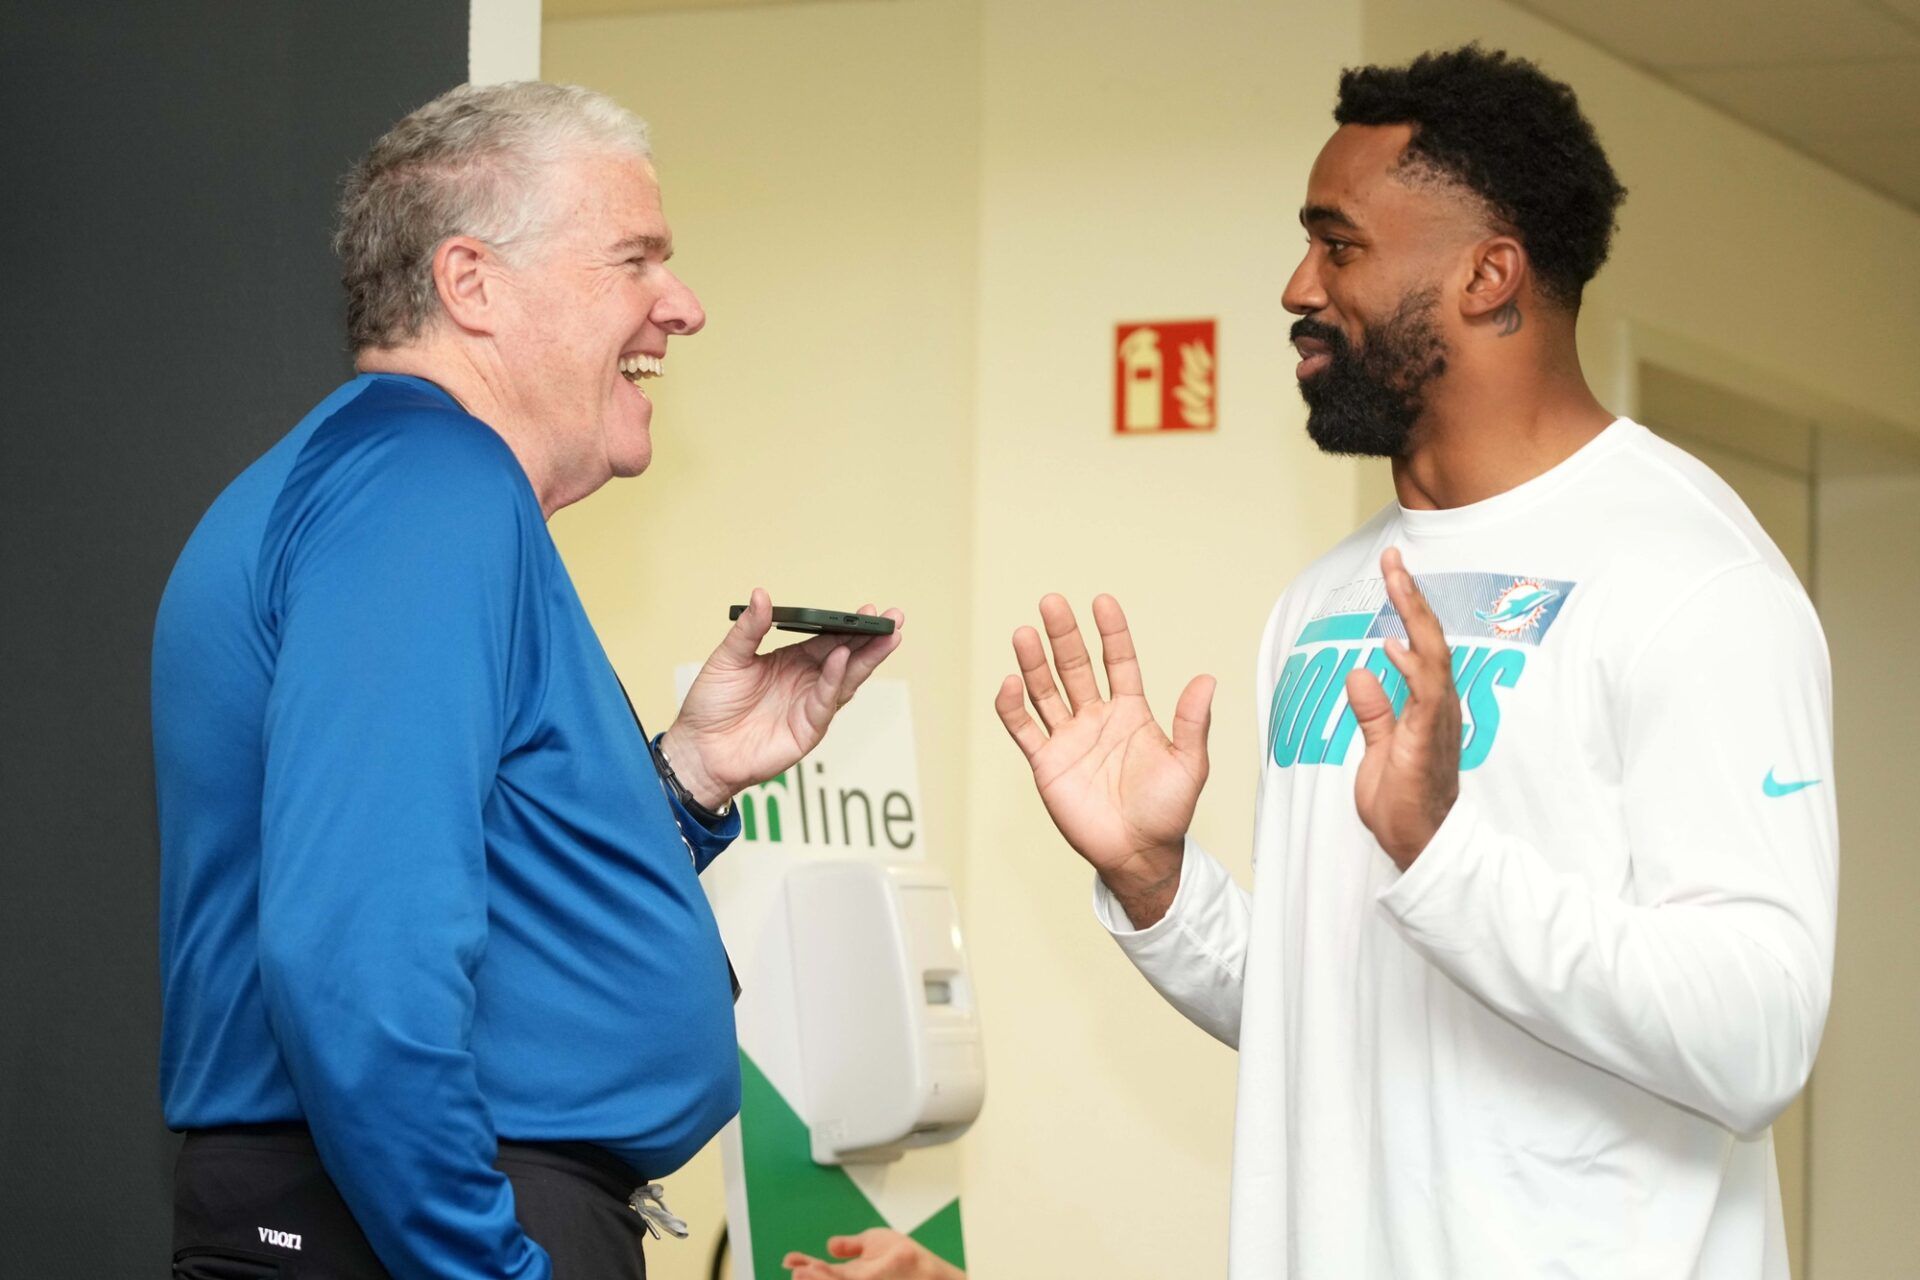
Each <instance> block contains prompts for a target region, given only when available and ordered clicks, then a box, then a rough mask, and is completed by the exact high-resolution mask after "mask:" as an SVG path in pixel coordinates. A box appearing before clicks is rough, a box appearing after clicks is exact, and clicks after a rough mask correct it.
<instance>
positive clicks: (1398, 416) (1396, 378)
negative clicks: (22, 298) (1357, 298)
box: [1289, 287, 1447, 458]
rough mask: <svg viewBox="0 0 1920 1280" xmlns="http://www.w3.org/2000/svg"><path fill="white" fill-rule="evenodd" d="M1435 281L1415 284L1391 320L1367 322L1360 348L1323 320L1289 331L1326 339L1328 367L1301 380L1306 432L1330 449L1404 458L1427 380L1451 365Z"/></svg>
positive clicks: (1301, 323)
mask: <svg viewBox="0 0 1920 1280" xmlns="http://www.w3.org/2000/svg"><path fill="white" fill-rule="evenodd" d="M1439 308H1440V291H1439V290H1438V289H1437V288H1432V287H1429V288H1425V289H1415V290H1413V291H1412V292H1410V293H1408V294H1407V295H1406V296H1405V297H1404V298H1402V299H1401V300H1400V305H1399V306H1398V307H1396V308H1395V309H1394V312H1393V314H1392V315H1391V316H1388V317H1387V319H1386V320H1385V321H1383V322H1382V323H1380V324H1378V325H1376V326H1374V327H1373V328H1371V329H1368V330H1365V331H1364V333H1363V339H1362V345H1361V347H1360V348H1359V349H1358V350H1357V351H1356V350H1355V349H1354V347H1353V344H1352V343H1350V342H1348V341H1347V335H1346V334H1344V333H1342V332H1341V331H1340V330H1338V329H1336V328H1334V327H1333V326H1332V325H1330V324H1322V323H1320V322H1319V321H1317V320H1300V321H1297V322H1295V324H1294V326H1293V330H1292V332H1291V334H1290V335H1289V336H1290V337H1293V338H1318V339H1319V340H1320V341H1322V342H1324V343H1326V344H1327V352H1328V357H1329V358H1328V363H1327V367H1326V368H1324V369H1322V370H1321V371H1320V372H1319V373H1316V374H1314V375H1313V376H1312V377H1310V378H1307V379H1305V380H1304V381H1302V382H1301V383H1300V398H1301V399H1303V400H1305V401H1306V402H1307V435H1308V437H1309V438H1311V439H1312V441H1313V442H1314V443H1315V444H1317V445H1319V446H1320V448H1321V450H1322V451H1324V452H1326V453H1332V454H1338V455H1340V456H1342V457H1349V458H1398V457H1401V456H1403V455H1404V454H1405V453H1406V451H1407V441H1408V438H1409V437H1410V436H1411V435H1412V433H1413V424H1414V423H1415V422H1417V421H1419V419H1420V415H1421V414H1423V413H1425V412H1426V408H1427V386H1428V384H1429V383H1431V382H1432V381H1433V380H1434V379H1435V378H1437V377H1439V376H1440V375H1441V374H1443V373H1445V372H1446V371H1447V343H1446V339H1445V338H1444V337H1443V336H1442V335H1441V333H1440V325H1439V323H1438V321H1437V319H1436V317H1435V313H1436V312H1437V311H1438V310H1439Z"/></svg>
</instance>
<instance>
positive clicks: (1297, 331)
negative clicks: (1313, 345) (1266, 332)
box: [1287, 319, 1352, 356]
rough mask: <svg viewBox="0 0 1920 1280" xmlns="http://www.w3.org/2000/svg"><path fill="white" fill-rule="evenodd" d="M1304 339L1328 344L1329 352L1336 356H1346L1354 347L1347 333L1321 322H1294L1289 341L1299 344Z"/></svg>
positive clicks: (1301, 320) (1288, 335) (1289, 331)
mask: <svg viewBox="0 0 1920 1280" xmlns="http://www.w3.org/2000/svg"><path fill="white" fill-rule="evenodd" d="M1302 338H1313V339H1315V340H1317V341H1320V342H1324V343H1326V344H1327V350H1328V351H1330V352H1332V353H1333V354H1334V355H1336V356H1343V355H1346V354H1347V353H1348V351H1349V350H1350V349H1351V347H1352V344H1351V343H1349V342H1348V341H1347V335H1346V334H1345V333H1342V332H1341V331H1340V330H1338V329H1336V328H1334V327H1333V326H1332V325H1330V324H1326V323H1323V322H1322V321H1319V320H1308V319H1300V320H1296V321H1294V322H1293V328H1291V329H1289V330H1288V331H1287V341H1288V342H1298V341H1299V340H1300V339H1302Z"/></svg>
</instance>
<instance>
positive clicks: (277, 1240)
mask: <svg viewBox="0 0 1920 1280" xmlns="http://www.w3.org/2000/svg"><path fill="white" fill-rule="evenodd" d="M259 1232H260V1241H261V1243H262V1244H270V1245H273V1246H275V1247H276V1248H280V1249H293V1250H295V1251H298V1250H299V1248H300V1237H299V1236H297V1235H295V1234H294V1233H293V1232H291V1231H275V1230H273V1229H272V1228H271V1227H261V1228H259Z"/></svg>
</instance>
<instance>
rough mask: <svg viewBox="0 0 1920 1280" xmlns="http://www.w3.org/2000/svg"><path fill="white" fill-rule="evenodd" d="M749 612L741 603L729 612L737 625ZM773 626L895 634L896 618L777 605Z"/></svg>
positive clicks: (843, 633) (832, 632) (848, 633)
mask: <svg viewBox="0 0 1920 1280" xmlns="http://www.w3.org/2000/svg"><path fill="white" fill-rule="evenodd" d="M746 611H747V606H745V605H743V604H737V605H734V606H733V607H732V608H731V609H729V610H727V617H729V618H731V619H733V620H734V621H736V622H737V621H739V619H740V615H741V614H743V613H745V612H746ZM773 626H774V630H776V631H807V632H812V633H814V634H816V635H817V634H820V633H821V632H825V633H826V634H828V635H835V636H890V635H892V634H893V619H892V618H883V617H881V616H880V615H879V614H877V613H841V612H840V611H839V610H837V609H798V608H790V607H788V606H786V605H778V604H777V605H775V606H773Z"/></svg>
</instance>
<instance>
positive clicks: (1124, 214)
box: [967, 0, 1358, 1278]
mask: <svg viewBox="0 0 1920 1280" xmlns="http://www.w3.org/2000/svg"><path fill="white" fill-rule="evenodd" d="M984 9H985V12H986V23H985V29H986V41H985V50H984V69H985V76H986V81H985V92H984V95H983V99H982V139H981V235H982V252H981V337H980V381H979V388H980V390H979V424H978V436H977V449H978V452H977V455H976V458H977V461H976V465H975V473H976V476H977V484H978V490H979V496H978V511H979V520H978V523H977V525H976V528H975V530H974V539H975V541H974V547H975V554H974V575H975V581H974V590H973V601H974V618H973V631H972V638H973V640H974V643H975V650H974V653H973V656H972V665H971V671H972V675H971V678H970V680H969V682H968V683H969V686H970V689H971V691H972V695H973V698H974V704H973V708H972V716H971V719H970V722H969V724H970V730H971V733H972V741H973V748H972V753H971V757H970V766H971V772H970V774H969V778H970V789H971V792H972V794H973V796H974V798H975V802H976V808H975V811H974V818H973V821H974V830H973V841H972V854H971V856H972V866H971V868H970V872H969V874H970V876H971V890H972V895H971V907H972V914H971V918H970V924H971V927H972V929H973V940H974V949H975V963H976V965H977V966H978V968H979V981H980V988H981V1000H982V1008H983V1010H984V1011H985V1015H986V1017H987V1020H988V1028H989V1032H990V1036H989V1040H988V1061H989V1078H990V1080H991V1081H992V1085H991V1094H990V1096H991V1101H990V1103H989V1108H988V1115H987V1118H986V1121H985V1122H984V1123H983V1124H982V1125H981V1126H980V1129H979V1130H977V1131H976V1136H975V1137H973V1138H972V1139H970V1140H969V1152H968V1155H969V1161H970V1164H969V1173H970V1176H969V1181H968V1199H967V1205H968V1209H969V1213H970V1214H971V1215H972V1224H973V1225H972V1234H971V1236H970V1241H969V1247H970V1248H971V1249H972V1250H973V1251H974V1253H975V1255H976V1256H977V1258H978V1260H979V1267H978V1272H979V1274H980V1275H982V1276H1113V1277H1120V1276H1136V1277H1143V1278H1144V1277H1161V1276H1209V1275H1219V1274H1222V1273H1223V1272H1224V1270H1225V1258H1226V1230H1225V1228H1226V1193H1227V1173H1228V1169H1227V1164H1228V1155H1229V1151H1230V1146H1231V1143H1230V1136H1231V1126H1232V1115H1233V1075H1234V1067H1235V1060H1234V1058H1233V1055H1232V1054H1231V1053H1230V1052H1229V1051H1228V1050H1226V1049H1225V1048H1223V1047H1222V1046H1220V1045H1219V1044H1217V1043H1215V1042H1214V1041H1212V1040H1210V1039H1209V1038H1207V1037H1206V1036H1205V1035H1203V1034H1202V1033H1201V1032H1199V1031H1197V1030H1195V1029H1194V1028H1193V1027H1191V1026H1190V1025H1188V1024H1186V1023H1185V1022H1183V1021H1182V1020H1181V1019H1179V1018H1178V1017H1177V1016H1176V1015H1174V1014H1173V1013H1172V1012H1171V1011H1170V1010H1169V1009H1167V1008H1166V1007H1165V1006H1164V1005H1163V1004H1162V1003H1161V1002H1160V1000H1159V998H1158V997H1157V996H1155V995H1154V994H1153V992H1152V991H1151V990H1149V989H1148V988H1147V986H1146V984H1145V983H1143V982H1142V981H1141V980H1140V979H1139V978H1138V976H1137V975H1136V974H1135V973H1134V971H1133V969H1132V968H1131V966H1130V965H1128V963H1127V962H1126V960H1125V959H1124V958H1123V957H1122V956H1121V955H1120V953H1119V951H1118V950H1117V949H1116V948H1115V947H1114V946H1113V944H1112V943H1111V942H1109V941H1108V940H1107V939H1106V937H1105V935H1104V934H1103V933H1102V932H1101V931H1100V930H1099V929H1098V928H1097V927H1096V926H1095V924H1094V922H1093V920H1092V918H1091V914H1090V910H1089V906H1088V901H1089V895H1090V890H1091V878H1090V876H1089V874H1088V872H1087V871H1086V869H1085V867H1084V865H1083V864H1082V863H1081V862H1080V861H1079V859H1078V858H1077V857H1075V856H1074V855H1073V854H1072V853H1071V852H1069V851H1068V850H1067V849H1066V848H1065V846H1064V845H1063V844H1062V843H1061V842H1060V840H1059V837H1058V836H1057V835H1056V834H1055V833H1054V832H1053V830H1052V827H1051V826H1050V824H1049V823H1048V821H1047V819H1046V817H1045V815H1044V813H1043V811H1042V810H1041V807H1040V804H1039V802H1038V800H1037V799H1036V798H1035V796H1034V794H1033V784H1032V781H1031V778H1030V776H1029V775H1028V773H1027V770H1026V768H1025V766H1024V764H1023V762H1022V761H1021V760H1020V758H1019V755H1018V753H1017V752H1016V751H1015V750H1014V748H1013V746H1012V745H1011V744H1010V743H1009V742H1008V741H1007V740H1006V735H1005V733H1004V731H1003V730H1002V729H1001V727H1000V725H999V723H998V722H997V720H995V719H994V717H993V715H992V712H991V709H990V706H989V700H990V699H991V697H992V693H993V691H994V689H995V688H996V687H997V686H998V684H999V681H1000V678H1001V677H1002V676H1003V675H1005V674H1007V673H1008V672H1010V671H1012V670H1013V665H1012V656H1011V652H1010V649H1009V645H1008V635H1009V633H1010V632H1011V631H1012V629H1013V627H1014V626H1015V625H1016V624H1018V623H1022V622H1028V621H1035V620H1037V618H1036V614H1035V609H1034V606H1035V602H1036V601H1037V600H1038V599H1039V597H1040V596H1041V595H1042V594H1043V593H1044V592H1046V591H1049V590H1057V591H1061V592H1064V593H1065V594H1066V595H1067V596H1068V597H1069V598H1070V599H1071V600H1072V601H1073V603H1074V606H1075V608H1076V609H1077V610H1078V611H1079V612H1080V614H1081V616H1082V618H1083V620H1084V619H1086V617H1087V609H1088V604H1089V602H1090V601H1091V599H1092V597H1093V596H1094V595H1095V594H1097V593H1099V592H1101V591H1110V592H1112V593H1114V594H1115V595H1116V596H1117V597H1118V598H1119V599H1120V601H1121V603H1122V604H1123V605H1125V606H1126V607H1127V609H1128V610H1129V614H1130V617H1131V619H1132V620H1133V623H1134V631H1135V638H1136V641H1137V642H1138V645H1139V648H1140V653H1141V656H1142V662H1143V664H1144V667H1145V671H1146V678H1147V685H1148V691H1149V694H1150V696H1151V697H1152V698H1153V701H1154V704H1155V706H1156V708H1157V709H1158V710H1159V711H1160V713H1161V714H1162V716H1163V717H1164V716H1165V715H1167V714H1169V713H1170V711H1171V707H1172V703H1173V699H1174V697H1175V695H1176V694H1177V693H1178V692H1179V690H1180V688H1181V686H1182V685H1184V684H1185V682H1186V681H1187V680H1188V679H1189V678H1190V677H1191V676H1192V675H1194V674H1195V673H1197V672H1201V671H1210V672H1213V673H1215V674H1216V675H1218V676H1219V677H1220V690H1219V694H1218V695H1217V697H1216V700H1215V723H1214V728H1213V756H1214V761H1215V766H1214V773H1213V779H1212V781H1211V783H1210V784H1209V786H1208V789H1207V792H1206V794H1205V796H1204V797H1203V799H1202V801H1201V808H1200V812H1199V816H1198V834H1199V835H1200V837H1201V839H1202V840H1203V841H1204V842H1205V843H1207V844H1208V845H1209V846H1211V847H1212V848H1214V849H1216V850H1218V851H1219V852H1220V854H1221V855H1222V857H1223V858H1224V859H1225V860H1226V862H1227V864H1228V865H1229V866H1231V867H1233V868H1235V869H1236V870H1238V871H1239V872H1240V873H1241V874H1242V875H1243V876H1244V875H1245V874H1246V872H1247V869H1248V856H1249V850H1250V846H1251V834H1252V793H1253V780H1254V776H1255V762H1256V758H1257V756H1258V755H1259V746H1258V731H1257V728H1256V719H1255V713H1254V705H1253V704H1254V691H1253V662H1254V650H1255V647H1256V644H1257V641H1258V638H1259V635H1260V630H1261V626H1262V624H1263V623H1264V621H1265V617H1266V613H1267V610H1268V609H1269V607H1270V606H1271V605H1272V603H1273V600H1274V598H1275V596H1276V595H1277V594H1278V593H1279V591H1280V589H1281V588H1282V587H1283V586H1284V585H1285V583H1286V581H1287V579H1288V578H1289V577H1290V576H1291V575H1292V574H1293V573H1294V572H1295V571H1296V570H1297V569H1299V568H1300V567H1301V566H1302V565H1303V564H1305V563H1306V561H1307V560H1308V559H1310V558H1311V557H1312V556H1313V555H1314V554H1315V553H1316V552H1317V551H1319V550H1320V549H1322V548H1323V547H1324V546H1325V545H1327V544H1328V543H1330V542H1331V541H1333V540H1334V539H1335V538H1337V537H1338V536H1340V535H1341V534H1343V533H1345V532H1346V531H1347V528H1348V525H1349V520H1348V513H1349V511H1350V510H1351V506H1352V502H1353V484H1354V476H1355V472H1354V469H1353V468H1352V467H1351V465H1350V464H1344V463H1336V462H1332V461H1330V460H1328V459H1326V458H1323V457H1321V456H1319V455H1318V454H1317V453H1316V452H1315V451H1314V450H1313V448H1312V447H1311V446H1310V445H1309V444H1308V443H1307V441H1306V439H1305V437H1304V434H1303V432H1302V422H1303V421H1304V415H1303V412H1302V410H1301V408H1300V405H1299V400H1298V397H1297V395H1296V394H1295V392H1294V390H1293V388H1292V382H1291V373H1290V371H1291V368H1292V364H1293V360H1292V356H1291V352H1290V349H1289V348H1288V347H1287V340H1286V331H1287V327H1288V325H1289V324H1290V322H1291V320H1290V317H1288V316H1287V315H1286V313H1285V312H1284V311H1283V310H1282V308H1281V306H1280V294H1281V291H1282V289H1283V287H1284V286H1285V283H1286V279H1287V276H1288V274H1289V273H1290V272H1291V270H1292V269H1293V266H1294V264H1295V262H1296V260H1297V253H1298V249H1299V247H1300V245H1301V243H1302V235H1301V233H1300V231H1299V228H1298V224H1297V223H1296V221H1295V210H1296V209H1297V208H1298V207H1299V204H1300V199H1301V195H1302V192H1303V189H1304V182H1305V175H1306V172H1307V169H1308V167H1309V165H1310V164H1311V162H1312V159H1313V156H1314V154H1315V153H1316V152H1317V151H1318V149H1319V147H1320V144H1321V143H1322V142H1323V141H1324V140H1325V135H1326V133H1327V128H1328V126H1327V119H1328V117H1327V110H1328V104H1329V96H1328V94H1329V86H1330V85H1331V84H1332V82H1333V78H1334V76H1335V74H1336V72H1337V70H1338V68H1339V66H1340V65H1341V63H1342V62H1346V61H1351V60H1353V59H1354V58H1355V56H1356V55H1357V53H1358V28H1357V25H1356V24H1355V22H1354V20H1353V17H1352V11H1351V10H1350V9H1345V8H1344V7H1342V6H1332V7H1315V8H1313V9H1312V10H1311V11H1309V9H1308V8H1307V7H1306V6H1294V5H1283V4H1272V3H1222V2H1219V0H1214V2H1210V3H1189V4H1181V5H1173V4H1140V3H1127V4H1116V3H1099V2H1096V0H1085V2H1080V3H1070V2H1060V3H1048V4H1045V5H1035V4H1027V3H1019V2H1017V0H1004V2H995V3H988V4H986V5H985V6H984ZM1343 15H1344V16H1343ZM1304 19H1310V22H1306V21H1303V20H1304ZM1309 32H1310V33H1311V34H1310V35H1309V34H1308V33H1309ZM1195 315H1201V316H1204V315H1211V316H1217V317H1218V318H1219V321H1220V405H1221V425H1220V429H1219V431H1218V432H1217V434H1214V435H1211V436H1201V437H1196V438H1166V439H1151V438H1149V439H1132V438H1129V439H1116V438H1115V437H1114V436H1113V435H1112V428H1111V425H1110V417H1111V413H1112V410H1111V408H1110V403H1111V398H1112V391H1111V389H1110V385H1109V382H1108V379H1109V376H1110V375H1109V373H1108V369H1109V367H1110V361H1111V358H1112V357H1111V353H1110V352H1109V350H1108V347H1109V344H1110V342H1111V340H1112V333H1113V324H1114V323H1115V322H1116V321H1119V320H1127V319H1172V318H1179V317H1186V316H1195Z"/></svg>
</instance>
